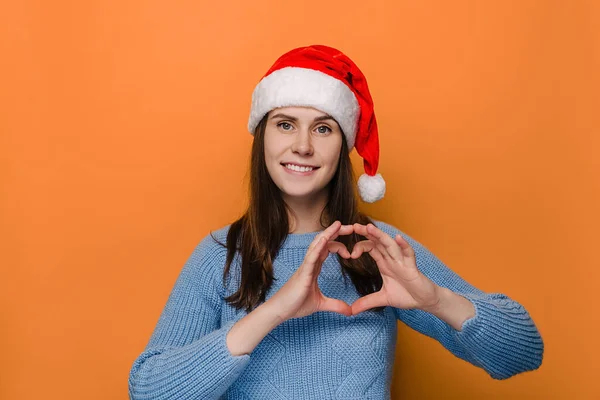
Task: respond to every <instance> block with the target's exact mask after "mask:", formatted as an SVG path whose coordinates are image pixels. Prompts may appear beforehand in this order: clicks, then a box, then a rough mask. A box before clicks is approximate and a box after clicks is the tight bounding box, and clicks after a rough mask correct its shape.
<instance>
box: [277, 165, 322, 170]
mask: <svg viewBox="0 0 600 400" xmlns="http://www.w3.org/2000/svg"><path fill="white" fill-rule="evenodd" d="M281 165H283V167H284V168H286V169H289V170H290V171H295V172H311V171H314V170H317V169H319V167H303V166H300V165H295V164H281Z"/></svg>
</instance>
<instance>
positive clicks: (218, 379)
mask: <svg viewBox="0 0 600 400" xmlns="http://www.w3.org/2000/svg"><path fill="white" fill-rule="evenodd" d="M234 323H235V321H229V322H227V323H226V324H224V325H223V326H222V327H221V328H220V329H218V330H215V331H213V332H211V333H209V334H207V335H205V336H203V337H201V338H200V339H198V340H196V341H194V342H193V343H190V344H189V345H186V346H184V347H180V348H170V349H167V350H160V349H156V350H153V349H148V351H147V352H146V353H147V357H140V359H138V363H139V365H137V366H134V369H136V368H139V370H138V371H137V372H136V373H135V385H133V386H132V385H130V391H131V393H132V396H131V397H132V398H134V399H150V398H152V399H184V398H185V399H187V398H194V399H195V398H203V399H204V398H211V399H212V398H218V397H219V396H220V395H222V394H223V393H224V392H225V391H226V390H227V388H228V387H229V386H231V384H232V383H233V382H234V381H235V380H236V379H237V378H238V376H239V375H240V374H241V372H242V371H243V370H244V368H245V367H246V365H247V364H248V362H249V361H250V356H249V355H247V354H244V355H240V356H233V355H232V354H231V352H230V351H229V349H228V348H227V342H226V337H227V333H228V332H229V330H230V329H231V327H232V326H233V324H234Z"/></svg>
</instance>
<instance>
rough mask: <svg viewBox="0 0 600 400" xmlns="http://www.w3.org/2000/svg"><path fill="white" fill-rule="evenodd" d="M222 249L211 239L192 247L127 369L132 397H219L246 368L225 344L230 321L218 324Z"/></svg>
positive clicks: (244, 361) (243, 358) (244, 358)
mask: <svg viewBox="0 0 600 400" xmlns="http://www.w3.org/2000/svg"><path fill="white" fill-rule="evenodd" d="M225 251H226V250H225V249H224V248H222V251H221V248H220V247H217V245H216V243H215V242H214V240H213V239H212V238H211V237H210V235H209V236H208V237H207V238H205V239H204V240H203V241H202V242H201V243H200V244H199V245H198V246H197V247H196V249H194V252H193V253H192V255H191V257H190V258H189V259H188V261H187V262H186V264H185V265H184V267H183V269H182V270H181V272H180V274H179V277H178V278H177V281H176V283H175V286H174V287H173V289H172V291H171V294H170V295H169V298H168V300H167V303H166V305H165V307H164V309H163V311H162V314H161V315H160V317H159V320H158V323H157V325H156V327H155V329H154V332H153V333H152V336H151V338H150V341H149V343H148V344H147V346H146V348H145V349H144V351H143V352H142V353H141V354H140V355H139V356H138V358H137V359H136V360H135V361H134V363H133V366H132V368H131V370H130V373H129V382H128V383H129V397H130V398H131V399H134V400H137V399H218V398H219V397H220V396H221V395H222V394H223V393H224V392H225V391H226V390H227V388H228V387H229V386H231V384H232V383H233V382H234V381H235V380H236V379H237V377H238V376H239V375H240V374H241V372H242V371H243V370H244V369H245V367H246V365H247V364H248V362H249V360H250V356H249V355H240V356H233V355H232V354H231V353H230V352H229V349H228V348H227V345H226V340H225V339H226V335H227V333H228V332H229V329H230V328H231V327H232V326H233V324H234V321H230V322H228V323H226V324H223V326H221V324H220V316H221V307H222V304H223V299H222V296H221V295H222V287H223V285H222V284H221V283H220V282H222V275H220V274H222V271H223V268H222V266H223V264H224V262H225Z"/></svg>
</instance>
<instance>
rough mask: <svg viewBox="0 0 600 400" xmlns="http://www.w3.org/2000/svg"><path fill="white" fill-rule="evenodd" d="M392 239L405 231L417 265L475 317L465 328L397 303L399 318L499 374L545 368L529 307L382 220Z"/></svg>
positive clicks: (498, 376)
mask: <svg viewBox="0 0 600 400" xmlns="http://www.w3.org/2000/svg"><path fill="white" fill-rule="evenodd" d="M377 226H378V227H379V228H380V229H381V230H383V231H384V232H386V233H387V234H389V235H390V236H391V237H392V238H393V237H395V235H396V234H400V235H401V236H402V237H403V238H404V239H405V240H406V241H407V242H408V243H409V244H410V245H411V247H412V248H413V249H414V251H415V255H416V260H417V267H418V268H419V270H420V271H421V273H423V274H424V275H425V276H427V277H428V278H429V279H431V280H432V281H433V282H434V283H435V284H437V285H439V286H442V287H446V288H448V289H450V290H452V291H453V292H454V293H457V294H459V295H461V296H463V297H465V298H466V299H468V300H469V301H471V303H473V306H474V308H475V316H473V317H471V318H469V319H467V320H466V321H465V322H464V323H463V325H462V328H461V330H456V329H454V328H453V327H452V326H451V325H449V324H448V323H446V322H445V321H443V320H441V319H440V318H438V317H436V316H435V315H433V314H430V313H428V312H425V311H422V310H417V309H410V310H405V309H399V308H394V312H395V313H396V317H397V318H398V319H399V320H401V321H402V322H404V323H405V324H407V325H408V326H410V327H411V328H413V329H415V330H416V331H418V332H421V333H423V334H425V335H427V336H429V337H431V338H433V339H436V340H437V341H439V342H440V343H441V344H442V345H443V346H444V347H445V348H446V349H448V350H449V351H450V352H451V353H452V354H454V355H455V356H457V357H459V358H461V359H463V360H465V361H468V362H470V363H471V364H473V365H475V366H477V367H480V368H483V369H484V370H485V371H486V372H487V373H488V374H489V375H490V376H491V377H492V378H494V379H498V380H500V379H507V378H510V377H511V376H513V375H515V374H518V373H520V372H525V371H531V370H535V369H537V368H539V367H540V365H541V363H542V358H543V353H544V342H543V340H542V337H541V335H540V333H539V331H538V329H537V327H536V325H535V323H534V322H533V320H532V318H531V316H530V315H529V313H528V312H527V310H525V308H524V307H523V306H522V305H521V304H519V303H517V302H516V301H514V300H512V299H510V298H509V297H508V296H506V295H504V294H502V293H485V292H483V291H481V290H480V289H477V288H476V287H474V286H472V285H471V284H469V283H468V282H466V281H465V280H464V279H462V278H461V277H460V276H459V275H457V274H456V273H455V272H453V271H452V270H451V269H450V268H448V267H447V266H446V265H444V263H442V262H441V261H440V260H439V259H438V258H437V257H436V256H435V255H434V254H433V253H431V252H430V251H429V250H428V249H427V248H426V247H425V246H423V245H422V244H420V243H419V242H417V241H416V240H414V239H412V238H411V237H410V236H408V235H407V234H405V233H403V232H401V231H399V230H398V229H396V228H394V227H392V226H390V225H387V224H384V223H381V222H378V223H377Z"/></svg>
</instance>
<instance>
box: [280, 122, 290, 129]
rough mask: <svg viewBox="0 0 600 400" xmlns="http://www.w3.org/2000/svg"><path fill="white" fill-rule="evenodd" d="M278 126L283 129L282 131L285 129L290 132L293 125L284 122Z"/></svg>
mask: <svg viewBox="0 0 600 400" xmlns="http://www.w3.org/2000/svg"><path fill="white" fill-rule="evenodd" d="M277 125H278V126H280V127H281V129H283V130H284V131H289V130H290V129H292V125H291V124H289V123H287V122H282V123H280V124H277Z"/></svg>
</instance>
